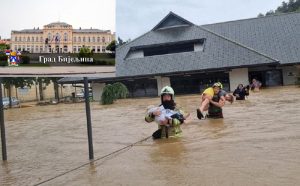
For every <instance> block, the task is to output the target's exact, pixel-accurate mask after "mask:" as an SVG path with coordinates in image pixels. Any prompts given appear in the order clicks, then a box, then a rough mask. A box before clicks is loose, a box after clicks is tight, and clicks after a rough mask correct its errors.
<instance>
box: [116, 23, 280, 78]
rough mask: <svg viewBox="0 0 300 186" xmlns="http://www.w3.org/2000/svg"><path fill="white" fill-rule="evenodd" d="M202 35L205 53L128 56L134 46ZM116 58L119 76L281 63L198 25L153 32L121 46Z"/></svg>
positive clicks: (194, 37) (176, 40) (178, 40)
mask: <svg viewBox="0 0 300 186" xmlns="http://www.w3.org/2000/svg"><path fill="white" fill-rule="evenodd" d="M202 38H206V41H205V49H204V52H202V51H198V52H184V53H176V54H166V55H159V56H148V57H143V58H136V59H124V58H125V56H126V55H127V53H128V51H129V50H130V48H134V47H138V46H143V45H153V44H160V43H161V44H164V43H169V42H180V41H185V40H195V39H202ZM116 58H117V59H116V61H117V64H116V69H117V76H129V75H133V76H134V75H142V74H148V75H150V74H166V73H174V72H187V71H195V70H199V71H201V70H202V71H203V70H205V69H222V68H227V67H232V68H239V67H246V66H251V65H262V64H271V63H277V60H276V59H273V58H271V57H269V56H267V55H265V54H262V53H259V52H257V51H254V50H253V49H251V48H248V47H245V46H243V45H241V44H239V43H236V42H233V41H230V40H228V39H226V38H224V37H222V36H220V35H218V34H215V33H213V32H210V31H207V30H206V29H204V28H201V27H199V26H195V25H193V26H189V27H181V28H173V29H166V30H156V31H150V32H148V33H146V34H145V35H143V36H142V37H139V38H138V39H136V40H133V41H132V42H130V43H128V44H127V45H124V46H122V47H120V48H117V57H116Z"/></svg>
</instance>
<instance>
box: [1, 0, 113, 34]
mask: <svg viewBox="0 0 300 186" xmlns="http://www.w3.org/2000/svg"><path fill="white" fill-rule="evenodd" d="M0 7H1V18H0V36H1V38H10V34H11V30H22V29H33V28H34V27H39V28H43V26H44V25H46V24H49V23H51V22H57V21H61V22H66V23H68V24H70V25H72V26H73V28H79V27H81V28H90V27H93V28H98V29H103V30H111V31H112V32H115V31H116V29H115V25H116V24H115V19H116V18H115V15H116V12H115V10H116V5H115V0H1V2H0Z"/></svg>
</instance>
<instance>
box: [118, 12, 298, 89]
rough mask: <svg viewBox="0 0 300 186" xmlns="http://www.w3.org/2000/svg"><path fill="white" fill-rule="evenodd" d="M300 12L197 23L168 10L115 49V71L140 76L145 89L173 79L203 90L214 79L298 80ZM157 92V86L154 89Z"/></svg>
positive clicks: (231, 84)
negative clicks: (140, 33)
mask: <svg viewBox="0 0 300 186" xmlns="http://www.w3.org/2000/svg"><path fill="white" fill-rule="evenodd" d="M299 30H300V13H289V14H281V15H274V16H267V17H262V18H252V19H244V20H236V21H229V22H224V23H215V24H209V25H202V26H198V25H195V24H193V23H191V22H189V21H188V20H185V19H184V18H182V17H180V16H178V15H176V14H174V13H172V12H170V13H169V14H168V15H167V16H166V17H165V18H164V19H163V20H162V21H161V22H159V23H158V24H157V25H156V26H155V27H154V28H153V29H152V30H150V31H149V32H147V33H145V34H144V35H142V36H140V37H138V38H136V39H135V40H133V41H131V42H129V43H127V44H125V45H123V46H121V47H118V48H117V50H116V53H117V56H116V75H117V77H122V76H124V77H126V76H140V77H142V76H143V77H145V78H144V80H143V81H141V80H139V81H137V84H139V85H137V84H136V87H140V88H142V89H144V90H143V91H139V92H141V93H142V92H145V95H147V93H149V92H152V93H153V94H154V93H155V91H153V89H155V90H160V88H161V87H162V86H165V85H171V86H172V87H173V88H174V89H175V92H177V93H199V92H201V91H202V90H203V89H204V88H206V86H210V85H211V84H212V83H213V82H215V81H221V82H223V84H224V85H225V89H227V90H234V89H235V88H236V87H237V85H238V84H239V83H242V84H249V81H250V80H251V79H252V78H256V79H258V80H260V81H261V82H262V83H263V86H265V87H270V86H278V85H291V84H295V80H296V76H297V75H298V74H299V72H300V47H299V46H300V32H299ZM156 92H157V91H156Z"/></svg>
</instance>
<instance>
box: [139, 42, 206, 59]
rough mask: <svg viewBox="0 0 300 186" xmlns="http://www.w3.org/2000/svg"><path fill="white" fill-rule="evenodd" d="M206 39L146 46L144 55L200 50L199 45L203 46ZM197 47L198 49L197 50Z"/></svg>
mask: <svg viewBox="0 0 300 186" xmlns="http://www.w3.org/2000/svg"><path fill="white" fill-rule="evenodd" d="M203 44H204V39H200V40H199V39H198V40H192V41H185V42H177V43H166V44H164V45H160V46H150V47H144V48H142V50H143V51H144V56H155V55H164V54H174V53H182V52H193V51H199V50H198V48H199V46H203ZM195 49H196V50H195Z"/></svg>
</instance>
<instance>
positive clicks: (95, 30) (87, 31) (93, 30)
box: [73, 29, 110, 33]
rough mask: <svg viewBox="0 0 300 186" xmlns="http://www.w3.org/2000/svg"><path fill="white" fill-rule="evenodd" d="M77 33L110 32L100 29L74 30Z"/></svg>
mask: <svg viewBox="0 0 300 186" xmlns="http://www.w3.org/2000/svg"><path fill="white" fill-rule="evenodd" d="M73 32H75V33H110V30H99V29H73Z"/></svg>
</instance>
